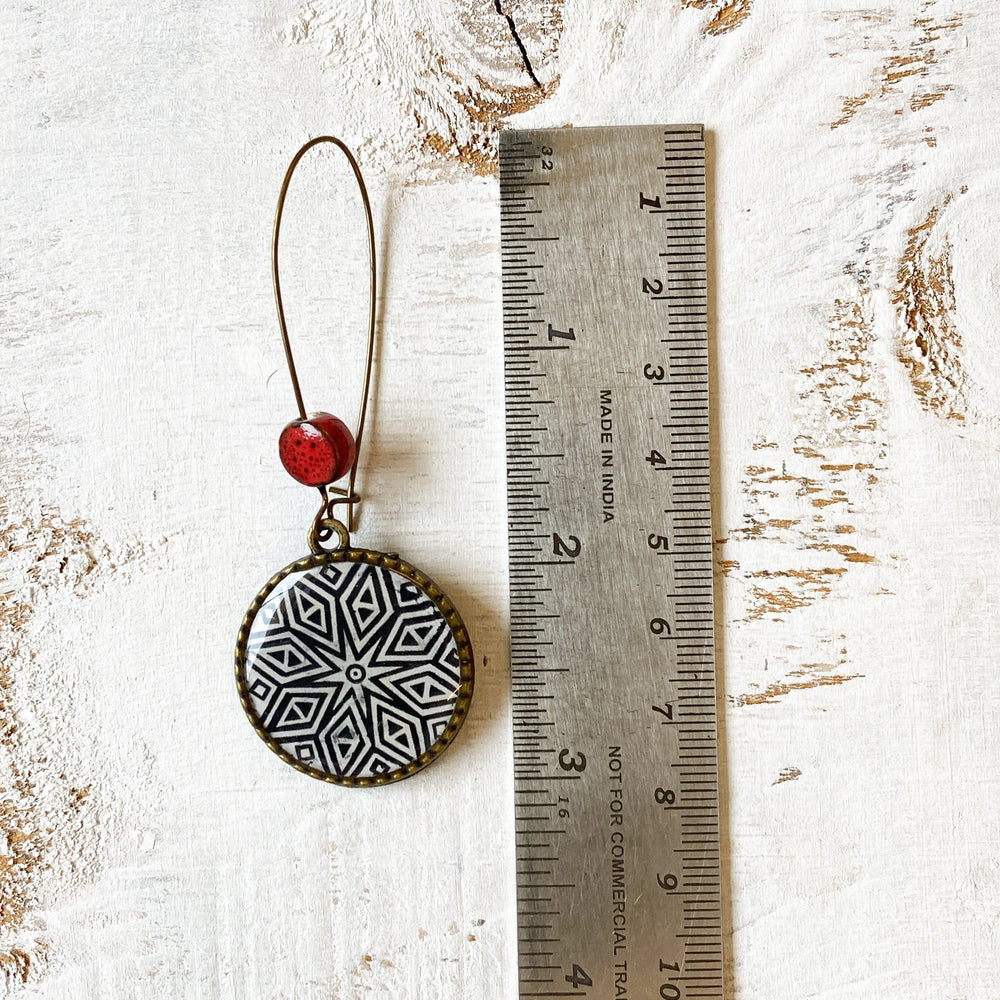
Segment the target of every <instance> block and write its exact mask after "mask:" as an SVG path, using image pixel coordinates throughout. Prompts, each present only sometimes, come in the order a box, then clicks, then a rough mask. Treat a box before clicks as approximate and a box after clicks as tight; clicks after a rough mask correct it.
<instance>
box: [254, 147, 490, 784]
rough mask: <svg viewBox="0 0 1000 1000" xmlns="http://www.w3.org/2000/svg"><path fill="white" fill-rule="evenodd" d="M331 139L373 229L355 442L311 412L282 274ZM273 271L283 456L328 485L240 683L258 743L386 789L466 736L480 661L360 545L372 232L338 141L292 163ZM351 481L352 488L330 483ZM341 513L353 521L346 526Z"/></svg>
mask: <svg viewBox="0 0 1000 1000" xmlns="http://www.w3.org/2000/svg"><path fill="white" fill-rule="evenodd" d="M320 143H332V144H333V145H335V146H337V148H338V149H340V150H341V151H342V152H343V153H344V155H345V156H346V157H347V159H348V162H349V163H350V165H351V169H352V170H353V171H354V176H355V178H356V179H357V182H358V188H359V190H360V193H361V200H362V202H363V204H364V208H365V218H366V220H367V226H368V248H369V263H370V278H371V280H370V294H369V312H368V349H367V357H366V361H365V371H364V384H363V389H362V396H361V409H360V413H359V415H358V423H357V427H356V430H355V431H354V433H353V434H352V433H351V431H350V430H349V429H348V427H347V426H346V424H344V422H343V421H342V420H340V419H339V418H337V417H335V416H333V415H332V414H330V413H326V412H319V413H312V414H309V415H307V414H306V410H305V405H304V403H303V400H302V392H301V389H300V386H299V380H298V376H297V374H296V370H295V361H294V358H293V357H292V348H291V343H290V341H289V338H288V328H287V325H286V323H285V312H284V306H283V304H282V300H281V283H280V280H279V276H278V236H279V233H280V230H281V215H282V211H283V209H284V204H285V195H286V194H287V193H288V186H289V184H290V182H291V179H292V174H293V173H294V172H295V168H296V166H298V163H299V161H300V160H301V159H302V157H303V156H304V155H305V154H306V153H307V152H308V151H309V150H310V149H311V148H312V147H313V146H316V145H318V144H320ZM271 273H272V278H273V281H274V297H275V304H276V306H277V310H278V325H279V327H280V329H281V339H282V343H283V344H284V348H285V358H286V361H287V362H288V371H289V374H290V376H291V380H292V389H293V391H294V393H295V401H296V404H297V406H298V411H299V416H298V417H297V418H296V419H294V420H292V421H291V423H289V424H288V425H287V426H286V427H285V428H284V430H283V431H282V432H281V436H280V438H279V443H278V451H279V455H280V458H281V462H282V464H283V465H284V467H285V469H286V470H287V471H288V473H289V474H290V475H291V476H292V477H293V478H294V479H295V480H297V481H298V482H300V483H303V484H305V485H307V486H314V487H316V488H318V489H319V492H320V497H321V504H320V508H319V511H318V512H317V514H316V517H315V518H314V519H313V523H312V526H311V527H310V529H309V532H308V542H309V548H310V553H311V554H310V555H307V556H305V557H303V558H301V559H298V560H297V561H295V562H293V563H291V564H290V565H288V566H286V567H285V568H284V569H282V570H281V571H280V572H278V573H275V575H274V576H273V577H271V579H270V580H268V582H267V583H266V584H265V585H264V587H263V588H262V589H261V591H260V593H258V594H257V596H256V597H255V598H254V601H253V603H252V604H251V605H250V608H249V610H248V611H247V613H246V616H245V617H244V619H243V624H242V626H241V627H240V631H239V634H238V636H237V639H236V687H237V691H238V692H239V697H240V702H241V704H242V705H243V709H244V711H245V712H246V714H247V717H248V718H249V720H250V722H251V724H252V725H253V728H254V730H255V731H256V733H257V735H258V736H260V738H261V739H262V740H263V741H264V742H265V743H266V744H267V745H268V746H269V747H270V748H271V750H273V751H274V752H275V753H276V754H277V755H278V756H279V757H280V758H281V759H282V760H283V761H285V763H287V764H290V765H291V766H292V767H294V768H296V770H299V771H302V772H303V773H305V774H308V775H311V776H312V777H314V778H319V779H321V780H323V781H328V782H332V783H333V784H337V785H349V786H352V787H363V786H369V785H384V784H388V783H389V782H393V781H399V780H401V779H403V778H407V777H409V776H410V775H412V774H415V773H416V772H417V771H419V770H420V769H421V768H423V767H426V765H427V764H429V763H431V761H433V760H434V759H435V758H436V757H437V756H438V755H439V754H440V753H441V752H442V751H443V750H444V749H445V748H446V747H447V746H448V745H449V744H450V743H451V741H452V740H453V739H454V738H455V735H456V734H457V733H458V730H459V728H460V727H461V725H462V723H463V722H464V720H465V717H466V714H467V713H468V709H469V702H470V700H471V698H472V690H473V682H474V671H473V656H472V647H471V644H470V642H469V635H468V632H467V630H466V628H465V625H464V623H463V622H462V618H461V616H460V615H459V613H458V611H457V610H456V609H455V606H454V605H453V604H452V603H451V601H450V600H449V599H448V597H447V595H446V594H445V593H444V591H442V590H441V588H440V587H438V586H437V585H436V584H435V583H434V582H433V581H432V580H431V579H430V577H428V576H427V575H426V574H424V573H422V572H421V571H420V570H418V569H417V568H416V567H414V566H412V565H410V564H409V563H407V562H404V561H403V560H402V559H400V558H399V556H398V555H397V554H396V553H387V552H376V551H373V550H371V549H362V548H354V547H353V546H352V545H351V538H350V536H351V532H352V531H354V529H355V527H356V525H355V521H356V511H357V504H358V502H359V500H360V497H359V496H358V494H357V493H356V491H355V479H356V475H357V470H358V460H359V457H360V454H361V443H362V438H363V435H364V427H365V415H366V412H367V407H368V396H369V390H370V387H371V372H372V358H373V353H374V344H375V299H376V279H375V234H374V228H373V225H372V213H371V205H370V202H369V199H368V192H367V189H366V188H365V182H364V179H363V177H362V176H361V169H360V168H359V167H358V164H357V161H356V160H355V159H354V157H353V156H352V155H351V152H350V150H349V149H348V148H347V146H346V145H345V144H344V143H343V142H342V141H341V140H340V139H337V138H335V137H334V136H328V135H325V136H318V137H317V138H315V139H311V140H310V141H309V142H307V143H306V144H305V145H304V146H303V147H302V148H301V149H300V150H299V151H298V152H297V153H296V154H295V156H294V157H293V158H292V162H291V163H290V164H289V167H288V170H287V172H286V173H285V179H284V182H283V183H282V185H281V192H280V194H279V195H278V207H277V211H276V213H275V218H274V236H273V240H272V244H271ZM344 477H347V485H346V487H344V486H340V487H338V486H334V485H333V484H334V483H335V482H337V481H338V480H342V479H343V478H344ZM342 505H343V506H346V507H347V517H346V523H345V521H342V520H340V519H339V518H338V517H337V516H336V514H337V507H339V506H342ZM334 537H336V544H334V545H333V547H331V548H326V547H325V546H326V543H327V542H331V541H332V540H333V539H334Z"/></svg>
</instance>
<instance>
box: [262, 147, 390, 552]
mask: <svg viewBox="0 0 1000 1000" xmlns="http://www.w3.org/2000/svg"><path fill="white" fill-rule="evenodd" d="M324 142H329V143H332V144H333V145H334V146H336V147H337V148H338V149H339V150H340V151H341V152H342V153H343V154H344V155H345V156H346V157H347V161H348V163H350V165H351V169H352V170H353V171H354V176H355V178H356V179H357V182H358V189H359V190H360V192H361V201H362V203H363V204H364V207H365V220H366V222H367V224H368V259H369V275H370V281H369V295H368V351H367V357H366V359H365V377H364V385H363V387H362V391H361V409H360V411H359V413H358V425H357V430H356V431H355V433H354V444H355V449H356V451H355V455H354V463H353V464H352V465H351V472H350V477H349V478H348V481H347V488H346V489H344V488H343V487H338V486H320V487H319V492H320V495H321V496H322V497H323V505H322V507H320V510H319V513H318V514H317V515H316V519H315V521H314V522H313V527H312V530H311V531H310V533H309V544H310V547H312V548H313V551H322V546H321V545H320V543H321V542H323V541H326V540H327V539H329V538H331V537H332V536H333V534H334V533H336V534H337V537H338V540H339V542H340V547H341V548H346V546H347V544H348V540H349V535H348V532H349V531H353V530H354V528H355V504H357V503H358V502H359V501H360V499H361V498H360V497H359V496H358V495H357V494H356V493H355V492H354V481H355V477H356V476H357V471H358V461H359V459H360V458H361V439H362V436H363V435H364V429H365V416H366V414H367V411H368V394H369V390H370V388H371V377H372V358H373V356H374V349H375V228H374V226H373V224H372V208H371V202H370V201H369V200H368V189H367V188H366V187H365V181H364V178H363V177H362V176H361V168H360V167H359V166H358V162H357V160H355V159H354V156H353V155H352V154H351V151H350V150H349V149H348V148H347V146H346V145H344V143H343V142H342V141H341V140H340V139H338V138H336V136H332V135H320V136H317V137H316V138H315V139H310V140H309V141H308V142H307V143H306V144H305V145H304V146H303V147H302V148H301V149H300V150H299V151H298V152H297V153H296V154H295V156H294V157H293V158H292V162H291V163H290V164H289V165H288V170H287V171H286V172H285V179H284V181H283V182H282V184H281V191H280V192H279V194H278V208H277V211H276V212H275V215H274V236H273V239H272V241H271V277H272V279H273V281H274V301H275V305H276V306H277V307H278V325H279V326H280V328H281V342H282V344H284V347H285V359H286V361H287V362H288V373H289V375H291V378H292V390H293V391H294V393H295V403H296V405H297V406H298V408H299V416H300V417H301V418H302V419H303V420H305V419H306V408H305V404H304V403H303V402H302V389H301V388H300V386H299V377H298V374H297V373H296V370H295V359H294V358H293V357H292V345H291V343H290V341H289V339H288V326H287V324H286V322H285V309H284V305H283V304H282V301H281V281H280V279H279V277H278V235H279V233H280V231H281V214H282V212H283V210H284V207H285V195H286V194H287V193H288V185H289V184H290V182H291V180H292V174H293V173H295V168H296V167H297V166H298V164H299V161H300V160H301V159H302V157H303V156H305V154H306V153H307V152H308V151H309V150H310V149H312V147H313V146H318V145H319V144H320V143H324ZM327 491H329V493H333V494H334V496H332V497H331V496H329V494H328V492H327ZM344 503H346V504H347V526H346V527H345V526H344V525H343V524H341V522H340V521H338V520H337V519H336V518H335V517H334V516H333V508H334V507H335V506H336V505H338V504H344Z"/></svg>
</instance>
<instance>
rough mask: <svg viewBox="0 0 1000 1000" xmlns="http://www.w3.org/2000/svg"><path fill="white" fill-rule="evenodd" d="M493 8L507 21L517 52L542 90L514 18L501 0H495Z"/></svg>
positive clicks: (533, 80) (534, 81)
mask: <svg viewBox="0 0 1000 1000" xmlns="http://www.w3.org/2000/svg"><path fill="white" fill-rule="evenodd" d="M493 6H494V8H496V12H497V13H498V14H499V15H500V16H501V17H502V18H504V19H505V20H506V21H507V27H508V28H509V29H510V34H511V37H512V38H513V39H514V44H515V45H517V50H518V52H520V53H521V61H522V62H523V63H524V68H525V69H526V70H527V72H528V76H530V77H531V79H532V82H533V83H534V84H535V86H536V87H537V88H538V89H539V90H541V89H542V82H541V80H539V79H538V77H537V76H535V71H534V69H532V66H531V60H530V59H529V58H528V50H527V49H526V48H525V47H524V42H522V41H521V36H520V35H519V34H518V31H517V25H516V24H514V18H512V17H511V16H510V14H508V13H506V12H505V11H504V9H503V5H502V4H501V3H500V0H493Z"/></svg>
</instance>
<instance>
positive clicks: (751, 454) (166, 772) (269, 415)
mask: <svg viewBox="0 0 1000 1000" xmlns="http://www.w3.org/2000/svg"><path fill="white" fill-rule="evenodd" d="M992 15H993V10H992V8H991V7H989V6H988V5H987V3H986V0H965V2H963V3H951V2H945V0H903V2H900V3H896V4H892V5H887V4H883V5H874V6H859V5H857V4H847V3H840V2H836V0H825V2H820V0H815V2H814V0H807V2H805V3H800V4H798V5H796V6H795V7H794V9H792V8H787V9H786V8H785V7H782V6H780V5H775V4H765V3H762V2H761V0H757V2H756V3H750V2H728V0H676V2H671V3H666V4H658V3H652V2H647V0H596V2H594V3H588V4H583V3H577V4H571V3H563V2H560V0H537V2H529V0H501V3H500V4H499V5H498V4H497V3H496V2H495V0H482V2H478V3H472V2H469V0H427V2H424V3H417V2H416V0H400V2H398V3H392V4H386V3H375V2H374V0H344V2H341V3H334V2H332V0H268V2H267V3H265V4H263V5H259V6H256V7H253V8H248V7H246V6H242V7H241V6H239V5H236V4H232V3H229V4H221V5H220V4H215V5H204V4H201V5H199V4H194V3H191V2H180V3H175V4H172V5H165V6H161V7H157V8H155V9H154V8H148V7H143V8H139V7H128V6H126V5H122V4H120V3H116V2H115V0H94V2H92V3H89V4H87V5H82V6H81V5H73V4H70V3H68V2H67V0H54V2H53V3H50V4H48V5H34V6H31V5H27V6H26V5H8V6H7V7H5V8H4V9H3V11H2V12H0V52H2V55H3V58H2V60H0V67H2V68H0V77H2V80H3V83H4V93H5V95H6V98H5V101H6V104H5V114H4V116H3V119H2V121H0V157H2V158H3V163H4V170H3V172H2V174H0V178H2V179H0V205H2V208H3V211H2V215H0V220H2V221H0V231H2V233H3V253H2V254H0V347H2V351H3V359H4V370H3V376H4V377H3V379H0V428H2V438H0V498H2V500H0V513H2V518H0V539H2V542H0V968H2V970H3V977H0V983H2V986H0V994H2V995H5V996H9V997H12V998H17V1000H22V998H44V1000H64V998H67V1000H68V998H72V1000H83V998H90V997H95V998H96V997H102V998H103V997H106V996H113V997H119V996H120V997H129V998H135V1000H143V998H146V997H156V998H157V1000H164V998H175V997H176V998H183V1000H189V998H212V1000H217V998H225V1000H228V998H233V1000H242V998H248V997H253V998H258V997H259V998H268V1000H279V998H295V1000H358V998H361V997H369V996H371V997H379V996H386V997H394V998H404V997H405V998H412V1000H424V998H426V1000H431V998H433V1000H441V998H449V997H455V998H459V997H461V998H463V1000H479V998H482V1000H486V998H490V1000H493V998H496V997H513V996H515V994H516V986H515V984H516V973H515V950H516V941H515V940H514V937H515V933H514V926H515V923H514V906H515V903H514V890H513V886H514V878H515V871H514V861H513V849H512V838H511V824H510V815H511V813H512V795H511V781H510V773H511V757H510V736H509V724H510V720H509V715H508V706H507V646H506V628H507V620H506V554H505V545H506V536H505V507H504V489H503V478H504V446H503V395H502V364H503V361H502V350H501V338H500V330H501V324H500V280H499V273H500V268H499V236H498V208H497V198H498V192H497V184H496V180H495V176H494V173H495V170H496V160H495V149H496V146H495V140H496V135H497V131H498V130H499V129H500V128H503V127H504V126H505V125H507V124H511V125H518V126H525V127H530V126H534V125H544V126H565V125H572V126H585V125H591V124H627V123H634V122H643V121H648V122H656V121H665V120H666V121H670V120H673V121H699V120H700V121H704V122H705V124H706V126H707V129H708V139H709V149H710V163H711V173H712V178H711V203H712V234H713V238H712V245H713V259H712V281H711V283H712V286H713V288H714V299H713V309H712V313H713V317H714V319H713V328H712V339H713V362H714V371H715V380H716V381H715V390H716V391H715V396H714V421H715V423H714V427H715V429H716V431H717V434H716V442H715V452H714V462H715V464H714V470H713V471H714V476H715V482H716V491H717V495H716V550H717V562H716V569H717V581H718V587H719V597H718V618H719V629H718V634H717V643H718V648H719V660H720V664H721V665H722V669H721V675H720V711H721V726H722V732H723V736H724V746H723V749H724V761H723V764H724V773H725V794H724V803H723V805H724V816H725V823H726V830H727V847H726V851H725V862H724V864H725V877H726V884H727V886H728V899H729V902H728V908H727V909H728V912H727V946H728V977H729V981H730V992H731V997H732V998H734V1000H736V998H740V1000H742V998H746V1000H758V998H762V997H768V998H773V1000H785V998H787V1000H800V998H803V997H822V998H823V1000H868V998H869V997H872V996H884V997H889V998H897V997H898V998H902V997H910V996H922V995H933V996H941V997H951V998H955V1000H959V998H961V1000H995V996H996V987H995V984H996V982H997V981H998V980H1000V950H998V949H997V947H996V942H997V938H998V935H1000V918H998V914H1000V868H998V866H997V860H996V844H997V843H998V842H1000V807H998V806H997V805H996V803H997V802H1000V750H998V746H997V737H996V733H997V731H998V728H1000V727H998V723H1000V689H998V687H997V685H996V684H995V681H994V672H995V670H994V666H995V660H996V647H997V638H998V635H997V626H996V608H997V607H998V605H1000V578H998V572H997V553H998V552H1000V503H998V500H997V493H996V482H997V481H998V477H1000V420H998V414H1000V389H998V387H1000V361H998V359H1000V350H998V344H1000V323H998V319H997V317H998V311H997V308H996V305H997V301H998V298H1000V243H998V239H997V233H998V232H1000V219H998V209H997V206H998V205H1000V179H998V175H997V170H996V163H997V162H998V156H1000V148H998V146H1000V137H998V135H997V134H996V130H995V129H994V128H993V127H992V123H993V122H995V121H996V120H998V117H1000V96H998V92H997V88H996V85H995V74H996V66H997V64H998V61H1000V28H998V26H997V21H996V18H995V17H994V16H992ZM519 42H520V44H518V43H519ZM529 65H530V69H529ZM321 132H334V133H336V134H339V135H342V136H343V137H344V138H345V139H346V140H347V141H348V143H349V144H350V145H351V146H352V148H354V149H355V150H356V152H357V154H358V156H359V158H360V161H361V163H362V166H363V169H364V171H365V175H366V178H367V179H368V182H369V187H370V190H371V193H372V196H373V203H374V206H375V214H376V231H377V238H378V246H379V254H380V263H381V265H382V266H381V274H382V283H381V287H380V297H379V331H380V340H379V344H380V346H379V353H378V358H377V380H376V391H375V397H374V401H373V409H372V414H371V420H372V422H371V425H370V426H371V431H370V436H369V438H368V444H367V446H366V449H367V450H366V453H365V456H364V459H363V463H362V469H361V480H360V483H361V487H362V489H363V491H364V495H365V502H364V505H363V510H362V521H361V525H360V527H359V531H358V533H357V538H358V541H359V542H363V543H364V544H366V545H369V546H372V547H375V548H380V547H381V548H383V549H388V550H392V551H400V553H401V554H404V555H405V557H406V558H407V559H409V560H412V561H413V562H414V563H415V564H417V565H419V566H421V567H422V568H424V569H426V571H427V572H428V573H429V574H430V575H431V576H433V578H434V579H435V580H437V581H438V582H439V583H440V584H441V585H442V586H443V587H444V588H445V589H446V590H447V592H448V593H449V595H450V596H451V597H452V598H453V599H454V600H455V602H456V605H457V606H458V607H459V608H460V609H461V612H462V615H463V617H464V619H465V620H466V622H467V624H468V625H469V628H470V631H471V634H472V638H473V646H474V648H475V649H476V651H477V656H478V657H479V662H478V663H477V666H478V667H479V677H478V679H477V694H476V699H475V701H474V704H473V709H472V713H471V714H470V717H469V720H468V722H467V724H466V726H465V728H464V729H463V731H462V733H461V734H460V736H459V738H458V740H457V741H456V744H455V746H454V747H452V748H451V749H449V751H448V752H447V753H446V754H445V755H443V757H442V759H441V761H440V762H438V763H436V764H435V765H434V766H433V767H432V768H429V769H428V770H427V772H426V773H425V774H422V775H420V776H418V777H415V778H413V779H412V780H409V781H406V782H403V783H401V784H400V785H399V786H398V787H395V788H393V789H383V790H380V793H379V794H373V795H371V796H366V795H365V794H360V795H359V794H356V793H354V792H352V791H351V790H345V789H331V788H326V787H323V786H321V785H320V784H319V783H318V782H315V783H313V782H310V781H308V780H307V779H305V778H303V777H302V776H301V775H298V774H296V773H294V772H293V771H292V770H291V769H288V768H285V767H284V766H283V765H282V764H281V762H280V761H278V760H277V759H276V758H273V755H271V754H269V753H268V752H267V751H266V749H265V748H263V747H262V746H261V745H260V744H259V741H258V740H257V738H256V736H255V735H254V734H253V732H252V731H251V730H250V728H249V727H248V726H247V725H246V723H245V720H244V718H243V715H242V712H241V710H240V708H239V704H238V701H237V699H236V697H235V691H234V685H233V682H232V676H231V670H232V667H231V656H232V644H233V642H234V639H235V632H236V629H237V626H238V624H239V621H240V619H241V617H242V615H243V613H244V611H245V609H246V606H247V605H248V604H249V602H250V600H251V598H252V597H253V595H254V593H256V591H257V589H258V588H259V587H260V585H261V584H262V583H263V582H264V581H265V580H266V579H267V578H268V577H269V576H270V575H271V574H272V573H273V572H275V571H276V570H277V569H280V568H281V566H283V565H285V564H287V563H289V562H291V561H292V560H293V559H295V558H297V557H299V556H301V555H302V554H303V552H304V549H305V531H306V528H307V525H308V523H309V520H310V518H311V516H312V514H313V510H312V508H313V495H312V494H311V493H310V492H309V491H301V492H300V489H299V488H298V487H297V485H296V484H295V483H293V482H291V481H290V480H288V479H287V477H284V476H283V474H282V472H281V470H280V466H279V464H278V462H277V458H276V454H275V452H276V447H275V442H276V437H277V432H278V430H279V429H280V427H281V426H283V424H284V423H285V422H286V421H287V420H288V419H289V418H290V416H291V415H292V409H293V405H292V400H291V398H290V393H289V389H288V385H287V380H286V378H285V374H284V370H283V361H282V357H281V349H280V343H279V340H278V335H277V328H276V325H275V322H274V317H273V303H272V300H271V290H270V285H269V273H268V266H269V263H268V238H269V226H270V221H271V213H272V211H273V207H274V200H275V197H276V195H277V190H278V185H279V184H280V181H281V176H282V174H283V172H284V169H285V166H286V164H287V161H288V159H289V157H290V156H291V154H292V153H293V152H294V150H295V149H296V148H298V146H299V144H300V143H301V142H302V141H304V140H305V139H306V138H307V137H309V136H311V135H315V134H319V133H321ZM338 170H339V167H337V166H336V165H335V164H334V163H333V161H329V160H319V161H317V164H316V165H315V167H310V168H309V169H304V172H303V175H302V180H303V185H302V187H301V189H296V191H293V196H292V199H291V200H290V203H289V212H290V214H289V217H288V222H289V229H288V235H289V242H288V257H287V277H286V279H285V280H286V281H287V283H288V298H289V302H290V309H291V310H292V314H293V315H291V316H290V320H291V322H292V325H293V329H294V331H295V333H294V336H295V337H296V345H297V348H296V349H297V352H298V356H299V357H301V359H302V361H300V366H301V367H302V368H303V369H304V371H305V372H306V387H307V391H308V394H309V398H310V399H315V400H316V401H317V402H316V405H317V407H323V408H328V409H332V410H334V411H336V412H339V413H341V414H342V415H343V414H348V415H349V414H350V413H351V411H353V409H354V406H355V405H356V402H357V399H356V396H357V377H356V373H357V371H358V364H359V363H360V359H359V355H358V352H359V350H360V349H361V348H360V343H361V338H360V336H359V335H357V334H356V329H357V327H356V323H360V322H361V320H360V319H359V317H363V313H364V309H365V302H364V296H365V287H364V275H363V273H362V271H361V270H359V268H360V267H361V264H363V261H360V259H359V256H358V252H359V246H360V244H359V242H358V241H359V240H360V233H356V232H355V226H354V221H355V220H356V211H357V201H356V194H355V192H354V190H353V188H352V187H351V186H350V185H349V184H348V183H347V181H346V180H345V178H346V174H344V175H342V174H341V173H338ZM297 179H298V178H297ZM296 219H297V220H298V222H296ZM296 226H298V227H299V228H298V229H296ZM359 261H360V262H359ZM286 772H287V773H286Z"/></svg>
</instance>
